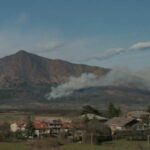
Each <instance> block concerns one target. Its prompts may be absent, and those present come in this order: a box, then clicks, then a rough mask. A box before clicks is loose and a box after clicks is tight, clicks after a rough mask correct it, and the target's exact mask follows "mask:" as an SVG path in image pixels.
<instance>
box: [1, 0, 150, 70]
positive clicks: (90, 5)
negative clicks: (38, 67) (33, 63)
mask: <svg viewBox="0 0 150 150" xmlns="http://www.w3.org/2000/svg"><path fill="white" fill-rule="evenodd" d="M19 49H24V50H27V51H29V52H33V53H36V54H38V55H42V56H46V57H49V58H59V59H65V60H68V61H71V62H75V63H85V64H89V65H97V66H104V67H127V68H135V69H141V68H150V59H149V57H150V1H149V0H0V56H1V57H3V56H6V55H9V54H12V53H14V52H16V51H18V50H19Z"/></svg>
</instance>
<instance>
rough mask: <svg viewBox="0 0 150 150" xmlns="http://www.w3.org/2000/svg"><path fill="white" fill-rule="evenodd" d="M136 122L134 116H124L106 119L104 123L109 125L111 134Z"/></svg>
mask: <svg viewBox="0 0 150 150" xmlns="http://www.w3.org/2000/svg"><path fill="white" fill-rule="evenodd" d="M137 123H138V120H136V119H135V118H126V117H114V118H112V119H110V120H108V121H107V122H106V123H105V124H106V125H107V126H108V127H110V129H111V131H112V135H114V134H115V133H116V131H118V130H119V131H122V130H126V129H128V128H129V127H131V126H133V125H135V124H137Z"/></svg>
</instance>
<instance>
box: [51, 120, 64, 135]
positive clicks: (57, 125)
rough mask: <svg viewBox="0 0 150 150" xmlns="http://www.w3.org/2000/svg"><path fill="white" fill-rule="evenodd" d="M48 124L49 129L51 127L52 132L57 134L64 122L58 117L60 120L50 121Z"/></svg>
mask: <svg viewBox="0 0 150 150" xmlns="http://www.w3.org/2000/svg"><path fill="white" fill-rule="evenodd" d="M48 125H49V129H50V134H51V135H55V136H56V135H58V134H59V133H60V130H61V128H62V126H63V123H62V121H61V120H60V119H58V120H51V121H49V122H48Z"/></svg>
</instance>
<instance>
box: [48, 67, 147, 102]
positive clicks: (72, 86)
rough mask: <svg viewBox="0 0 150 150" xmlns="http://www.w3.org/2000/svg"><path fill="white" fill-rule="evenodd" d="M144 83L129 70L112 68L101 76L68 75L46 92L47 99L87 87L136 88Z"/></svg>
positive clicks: (63, 95)
mask: <svg viewBox="0 0 150 150" xmlns="http://www.w3.org/2000/svg"><path fill="white" fill-rule="evenodd" d="M145 83H146V82H145V81H144V80H143V79H141V78H139V77H136V76H135V74H134V73H131V72H130V71H129V70H125V71H120V70H112V71H110V72H109V73H108V74H107V75H105V76H102V77H98V76H96V75H95V74H92V73H84V74H82V75H81V76H80V77H70V78H69V80H68V81H67V82H66V83H64V84H61V85H59V86H57V87H52V89H51V92H50V93H49V94H48V99H49V100H50V99H55V98H60V97H66V96H69V95H71V94H73V92H74V91H75V90H79V89H83V88H89V87H98V86H108V85H109V86H112V85H113V86H127V85H132V86H138V88H147V87H145V85H146V84H145Z"/></svg>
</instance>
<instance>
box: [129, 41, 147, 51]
mask: <svg viewBox="0 0 150 150" xmlns="http://www.w3.org/2000/svg"><path fill="white" fill-rule="evenodd" d="M130 49H133V50H145V49H150V41H148V42H138V43H136V44H133V45H132V46H131V47H130Z"/></svg>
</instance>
